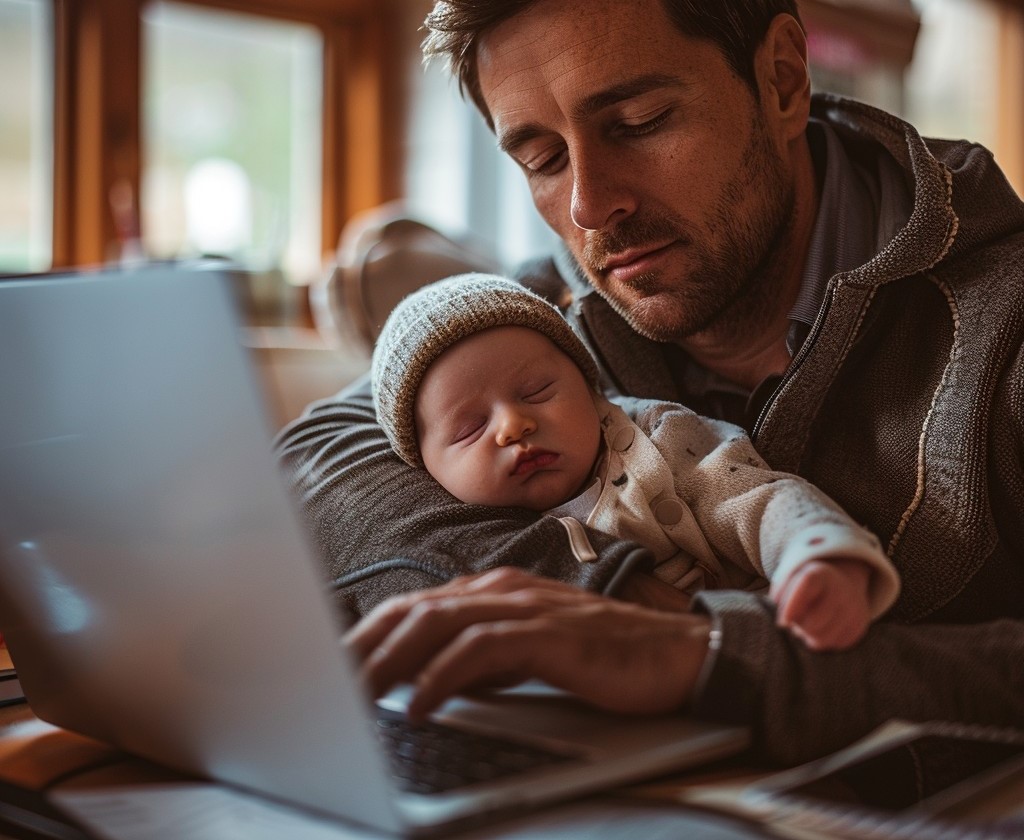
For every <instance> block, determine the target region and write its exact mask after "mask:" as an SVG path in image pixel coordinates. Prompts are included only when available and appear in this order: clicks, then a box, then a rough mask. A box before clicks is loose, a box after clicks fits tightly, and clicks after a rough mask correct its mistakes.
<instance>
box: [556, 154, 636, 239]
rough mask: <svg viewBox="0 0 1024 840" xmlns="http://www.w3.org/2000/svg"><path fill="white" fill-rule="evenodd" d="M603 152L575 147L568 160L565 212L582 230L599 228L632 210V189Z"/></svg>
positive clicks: (612, 161) (622, 217) (634, 210)
mask: <svg viewBox="0 0 1024 840" xmlns="http://www.w3.org/2000/svg"><path fill="white" fill-rule="evenodd" d="M620 165H621V161H620V162H619V163H618V164H617V163H616V162H615V161H614V160H611V159H609V158H608V156H607V155H603V154H599V153H596V152H591V151H580V150H577V152H576V155H575V157H574V158H573V160H572V199H571V204H570V208H569V214H570V216H571V218H572V221H573V224H575V225H576V227H578V228H581V229H582V230H603V229H605V228H607V227H609V226H611V225H614V224H617V223H618V222H619V221H621V220H622V219H624V218H626V217H627V216H631V215H632V214H633V213H634V212H636V199H635V194H634V192H633V191H632V190H631V189H630V188H629V186H628V185H627V179H625V178H623V177H621V172H620V171H619V166H620Z"/></svg>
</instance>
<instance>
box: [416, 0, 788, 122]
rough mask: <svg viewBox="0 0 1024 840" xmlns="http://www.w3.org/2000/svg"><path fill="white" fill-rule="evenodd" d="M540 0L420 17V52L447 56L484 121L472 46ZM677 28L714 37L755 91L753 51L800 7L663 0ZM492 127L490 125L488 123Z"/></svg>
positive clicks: (781, 1)
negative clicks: (776, 24)
mask: <svg viewBox="0 0 1024 840" xmlns="http://www.w3.org/2000/svg"><path fill="white" fill-rule="evenodd" d="M538 2H543V0H437V2H436V3H434V8H433V10H432V11H431V12H430V14H429V15H427V18H426V20H425V21H424V28H425V29H426V30H427V36H426V38H425V39H424V40H423V55H424V56H425V57H426V58H427V59H429V58H432V57H434V56H445V57H447V59H448V63H449V66H450V67H451V71H452V75H454V76H455V77H456V78H457V79H458V80H459V90H460V91H461V92H462V94H463V95H465V94H466V93H468V94H469V95H470V96H471V97H472V99H473V102H474V103H476V106H477V108H479V109H480V113H481V114H483V115H484V118H485V119H486V120H487V122H488V123H489V124H490V123H491V116H490V114H489V113H488V110H487V104H486V103H485V102H484V99H483V93H482V92H481V90H480V79H479V76H478V75H477V67H476V47H477V42H478V41H479V39H480V37H481V36H483V35H484V34H486V33H487V32H489V31H491V30H492V29H494V27H496V26H498V25H499V24H501V23H504V22H505V21H506V20H510V19H511V18H514V17H515V16H516V15H518V14H521V13H522V12H525V11H526V10H527V9H529V8H530V7H531V6H533V5H535V4H536V3H538ZM661 2H662V4H663V5H664V7H665V11H666V12H667V13H668V16H669V18H670V19H671V20H672V22H673V23H674V24H675V25H676V27H677V28H678V29H679V31H680V32H682V33H683V34H684V35H688V36H690V37H692V38H704V39H707V40H709V41H711V42H712V43H714V44H715V45H716V46H717V47H718V49H719V50H720V51H721V52H722V55H723V56H724V57H725V59H726V61H727V62H728V63H729V65H730V66H731V67H732V69H733V70H734V71H735V73H736V74H737V75H738V76H739V77H740V78H741V79H743V81H745V82H746V83H747V85H748V86H749V87H750V89H751V90H752V91H753V94H754V96H755V98H757V97H758V90H757V79H756V77H755V73H754V53H755V52H757V48H758V47H759V46H760V45H761V42H762V41H763V40H764V36H765V34H766V33H767V32H768V27H769V26H770V25H771V22H772V21H773V20H774V19H775V17H776V15H780V14H788V15H792V16H793V17H794V18H796V19H797V21H799V20H800V13H799V11H798V10H797V0H661ZM491 127H492V128H493V125H492V126H491Z"/></svg>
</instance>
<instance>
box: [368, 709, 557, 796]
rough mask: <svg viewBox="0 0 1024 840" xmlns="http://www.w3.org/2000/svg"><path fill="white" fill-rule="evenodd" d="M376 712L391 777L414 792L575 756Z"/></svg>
mask: <svg viewBox="0 0 1024 840" xmlns="http://www.w3.org/2000/svg"><path fill="white" fill-rule="evenodd" d="M378 714H381V715H382V716H381V717H379V718H378V719H377V733H378V736H379V737H380V739H381V741H382V743H383V744H384V748H385V751H386V752H387V754H388V756H389V757H390V759H391V773H392V775H393V776H394V777H395V779H396V780H397V782H398V786H399V787H400V788H401V789H402V790H405V791H409V792H410V793H440V792H442V791H446V790H452V789H454V788H459V787H465V786H467V785H472V784H475V783H478V782H487V781H492V780H494V779H500V778H502V777H504V776H509V775H512V774H514V773H522V772H523V771H525V770H532V769H534V768H537V767H543V766H545V765H552V764H557V763H559V762H563V761H570V760H572V759H573V758H575V756H572V755H565V754H559V753H554V752H549V751H547V750H543V749H540V748H537V747H532V746H528V745H526V744H520V743H515V742H513V741H505V740H502V739H499V738H492V737H489V736H486V735H478V734H476V733H472V732H465V731H463V730H461V729H455V728H453V727H450V726H444V725H442V724H437V723H424V724H411V723H409V722H408V721H407V720H405V719H404V718H402V717H401V716H399V715H397V714H394V715H392V714H391V713H388V712H386V711H384V710H381V709H378Z"/></svg>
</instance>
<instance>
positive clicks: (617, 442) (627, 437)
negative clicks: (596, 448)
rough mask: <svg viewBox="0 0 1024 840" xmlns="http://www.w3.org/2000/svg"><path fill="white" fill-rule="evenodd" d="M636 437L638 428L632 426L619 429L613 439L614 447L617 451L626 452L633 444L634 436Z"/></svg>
mask: <svg viewBox="0 0 1024 840" xmlns="http://www.w3.org/2000/svg"><path fill="white" fill-rule="evenodd" d="M635 437H636V430H635V429H632V428H625V429H619V431H618V432H616V434H615V438H614V439H613V440H612V449H614V450H615V451H616V452H625V451H626V450H627V449H629V447H631V446H632V445H633V438H635Z"/></svg>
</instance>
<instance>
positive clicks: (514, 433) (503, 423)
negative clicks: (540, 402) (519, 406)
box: [495, 409, 537, 446]
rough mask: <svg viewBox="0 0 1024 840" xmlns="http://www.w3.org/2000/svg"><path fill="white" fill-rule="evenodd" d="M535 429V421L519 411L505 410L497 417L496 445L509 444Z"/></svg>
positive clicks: (530, 433)
mask: <svg viewBox="0 0 1024 840" xmlns="http://www.w3.org/2000/svg"><path fill="white" fill-rule="evenodd" d="M535 431H537V423H536V421H535V420H534V419H533V418H532V417H529V416H527V415H526V414H524V413H523V412H521V411H516V410H511V409H510V410H506V411H503V412H502V413H501V416H500V417H499V418H498V428H497V432H496V434H495V441H496V442H497V444H498V446H509V445H511V444H513V443H517V442H518V441H520V440H522V439H523V438H524V437H527V436H528V435H532V434H533V433H534V432H535Z"/></svg>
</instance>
